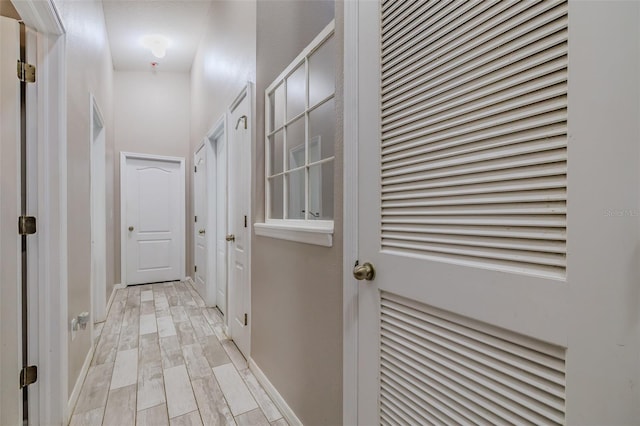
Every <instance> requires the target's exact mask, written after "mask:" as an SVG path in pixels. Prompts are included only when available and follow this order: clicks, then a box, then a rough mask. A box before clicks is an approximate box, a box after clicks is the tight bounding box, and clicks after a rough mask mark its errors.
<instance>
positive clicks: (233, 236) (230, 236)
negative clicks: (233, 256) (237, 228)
mask: <svg viewBox="0 0 640 426" xmlns="http://www.w3.org/2000/svg"><path fill="white" fill-rule="evenodd" d="M226 240H227V241H235V240H236V236H235V235H233V234H229V235H227V238H226Z"/></svg>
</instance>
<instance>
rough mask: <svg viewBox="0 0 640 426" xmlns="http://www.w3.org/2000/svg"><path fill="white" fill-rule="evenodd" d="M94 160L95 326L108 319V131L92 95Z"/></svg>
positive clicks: (92, 213) (93, 266)
mask: <svg viewBox="0 0 640 426" xmlns="http://www.w3.org/2000/svg"><path fill="white" fill-rule="evenodd" d="M89 108H90V109H89V129H90V130H89V131H90V135H89V137H90V139H89V144H90V158H91V169H90V172H89V173H90V175H91V302H92V306H93V309H92V310H91V316H92V322H91V323H96V322H101V321H104V320H105V319H106V317H107V312H106V306H107V265H106V262H107V259H106V256H107V250H106V247H107V229H106V219H107V217H106V214H107V213H106V170H105V167H106V151H105V147H106V138H105V133H106V129H105V127H104V119H103V115H102V112H101V111H100V108H99V107H98V104H97V102H96V99H95V97H94V96H93V94H91V93H90V94H89Z"/></svg>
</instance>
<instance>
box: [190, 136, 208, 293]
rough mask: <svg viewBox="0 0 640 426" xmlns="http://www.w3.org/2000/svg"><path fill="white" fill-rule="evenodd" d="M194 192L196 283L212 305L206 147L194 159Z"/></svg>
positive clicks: (197, 287)
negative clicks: (209, 287)
mask: <svg viewBox="0 0 640 426" xmlns="http://www.w3.org/2000/svg"><path fill="white" fill-rule="evenodd" d="M193 160H194V164H195V166H194V173H193V191H194V200H193V204H194V210H195V211H194V214H195V218H194V220H195V222H194V227H193V231H194V233H193V241H194V245H195V266H194V273H193V274H194V280H193V281H194V282H195V286H196V289H197V290H198V293H200V296H202V298H203V299H204V300H205V301H206V302H207V304H211V301H210V300H209V297H207V296H208V293H207V285H208V283H207V264H208V257H207V238H208V236H207V219H208V215H207V209H208V203H209V201H208V200H209V195H208V191H207V154H206V147H205V146H204V145H203V146H202V148H200V149H199V150H198V152H196V154H195V156H194V158H193Z"/></svg>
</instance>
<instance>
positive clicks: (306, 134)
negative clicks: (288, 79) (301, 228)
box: [304, 56, 309, 220]
mask: <svg viewBox="0 0 640 426" xmlns="http://www.w3.org/2000/svg"><path fill="white" fill-rule="evenodd" d="M304 86H305V91H304V92H305V93H304V166H305V167H304V220H309V57H308V56H307V57H305V58H304Z"/></svg>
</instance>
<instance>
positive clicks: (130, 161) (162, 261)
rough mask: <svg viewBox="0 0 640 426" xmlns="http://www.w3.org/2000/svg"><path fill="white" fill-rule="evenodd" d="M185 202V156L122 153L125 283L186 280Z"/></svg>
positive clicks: (123, 265)
mask: <svg viewBox="0 0 640 426" xmlns="http://www.w3.org/2000/svg"><path fill="white" fill-rule="evenodd" d="M185 207H186V203H185V167H184V158H182V157H165V156H156V155H149V154H134V153H129V152H122V153H121V154H120V210H121V227H122V229H121V238H122V240H121V256H122V257H121V262H122V264H121V268H122V270H121V273H122V281H123V283H124V284H126V285H131V284H143V283H154V282H162V281H174V280H181V279H184V277H185Z"/></svg>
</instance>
